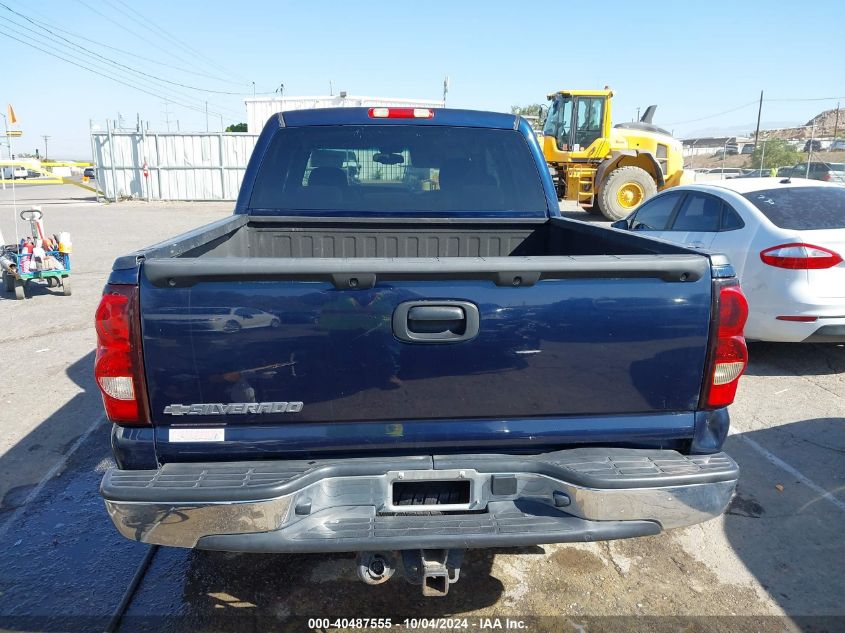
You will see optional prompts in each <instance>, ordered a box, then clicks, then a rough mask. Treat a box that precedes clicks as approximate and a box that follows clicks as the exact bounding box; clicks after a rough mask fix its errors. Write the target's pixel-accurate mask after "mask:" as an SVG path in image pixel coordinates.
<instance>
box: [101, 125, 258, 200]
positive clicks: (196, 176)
mask: <svg viewBox="0 0 845 633" xmlns="http://www.w3.org/2000/svg"><path fill="white" fill-rule="evenodd" d="M257 138H258V135H256V134H244V133H233V132H217V133H206V132H182V133H179V132H164V133H151V132H146V131H144V130H141V131H139V132H135V131H132V132H127V131H123V130H120V131H117V130H114V129H112V127H111V126H110V125H109V127H108V129H107V131H105V132H103V131H96V132H92V133H91V150H92V154H93V156H94V167H95V169H96V180H97V185H98V186H99V188H100V190H101V191H102V192H103V193H104V195H105V197H106V198H108V199H109V200H113V201H117V200H119V199H122V198H138V199H142V200H235V199H236V198H237V197H238V189H239V188H240V185H241V180H242V178H243V175H244V171H245V170H246V164H247V161H248V160H249V157H250V155H251V154H252V150H253V148H254V147H255V141H256V139H257ZM145 165H146V169H145ZM145 173H146V175H145Z"/></svg>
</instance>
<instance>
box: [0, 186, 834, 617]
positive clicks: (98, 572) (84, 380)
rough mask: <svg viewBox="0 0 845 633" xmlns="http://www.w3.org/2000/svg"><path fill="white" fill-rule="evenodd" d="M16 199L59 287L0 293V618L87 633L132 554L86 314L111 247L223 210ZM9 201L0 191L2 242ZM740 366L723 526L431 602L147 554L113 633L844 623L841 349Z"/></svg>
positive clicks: (544, 559) (227, 557) (286, 562)
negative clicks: (116, 509)
mask: <svg viewBox="0 0 845 633" xmlns="http://www.w3.org/2000/svg"><path fill="white" fill-rule="evenodd" d="M17 193H18V196H17V197H18V201H19V203H22V204H21V208H23V207H24V206H26V205H29V204H34V203H41V204H42V207H43V210H44V212H45V222H46V224H47V229H48V230H49V231H50V232H53V231H59V230H68V231H70V232H71V234H72V237H73V245H74V255H73V275H72V281H73V292H74V293H73V296H72V297H62V296H60V295H59V294H57V293H56V294H54V293H53V292H52V291H51V290H48V289H47V288H46V287H45V288H41V287H38V288H36V289H33V292H32V293H31V295H32V298H30V299H28V300H26V301H23V302H19V301H14V300H11V299H10V298H9V295H6V294H2V296H0V316H2V319H0V324H2V325H0V354H2V359H3V361H4V362H3V363H2V365H0V500H2V501H0V543H2V547H0V629H3V628H9V629H14V630H23V629H27V630H45V629H46V630H88V629H90V630H102V629H103V626H104V624H105V622H106V621H107V619H108V615H109V614H110V613H111V612H112V611H113V610H114V608H115V607H116V606H117V603H118V601H119V600H120V596H121V594H122V592H123V589H124V588H125V587H126V585H127V583H128V582H129V579H130V578H131V577H132V574H133V573H134V571H135V568H136V567H137V565H138V563H139V562H140V560H141V558H142V557H143V554H144V552H145V547H144V546H141V545H139V544H135V543H131V542H129V541H125V540H124V539H122V538H120V537H119V536H117V534H116V532H115V531H114V530H113V528H112V527H111V524H110V521H109V520H108V518H107V517H106V515H105V511H104V509H103V507H102V504H101V502H100V501H99V498H98V495H97V492H96V486H97V482H98V480H99V477H100V474H101V472H102V470H103V469H104V468H105V467H107V465H108V463H109V460H110V453H109V448H108V431H109V428H108V423H106V422H105V421H104V420H103V418H102V406H101V403H100V399H99V396H98V394H97V390H96V388H95V386H94V384H93V378H92V375H91V371H92V369H91V368H92V364H93V346H94V340H95V337H94V330H93V326H92V316H93V312H94V309H95V307H96V304H97V301H98V299H99V295H100V292H101V290H102V286H103V284H104V283H105V280H106V277H107V275H108V271H109V268H110V266H111V262H112V260H113V259H114V258H115V257H116V256H118V255H121V254H125V253H127V252H129V251H132V250H133V249H135V248H138V247H141V246H145V245H148V244H151V243H154V242H156V241H159V240H162V239H165V238H168V237H172V236H173V235H175V234H177V233H179V232H181V231H184V230H187V229H190V228H193V227H196V226H198V225H200V224H203V223H206V222H210V221H212V220H215V219H217V218H220V217H222V216H224V215H226V214H228V213H229V212H230V209H231V206H232V205H231V203H172V204H150V205H147V204H145V203H121V204H116V205H98V204H96V203H94V201H93V200H92V199H91V198H89V197H88V194H87V192H85V191H84V190H82V189H78V188H75V187H70V186H53V187H48V186H29V187H27V188H23V187H21V188H18V190H17ZM9 200H10V193H9V191H6V192H2V191H0V229H2V231H3V234H4V235H5V237H6V239H7V240H8V241H11V238H10V236H14V235H15V231H14V227H13V225H12V210H11V207H10V205H9ZM571 215H572V217H580V218H583V219H588V217H587V216H586V214H582V213H580V212H577V211H574V212H572V213H571ZM19 230H21V232H23V230H24V229H23V227H22V226H21V225H20V223H19ZM751 359H752V362H751V366H750V368H749V371H748V374H747V375H746V377H744V378H743V380H742V383H741V387H740V392H739V396H738V399H737V402H736V403H735V404H734V405H733V407H732V409H731V414H732V420H733V425H732V434H731V437H730V438H729V440H728V442H727V447H726V450H727V452H729V453H730V454H731V455H732V456H733V457H734V458H735V459H736V460H737V461H738V462H739V463H740V466H741V468H742V476H741V480H740V484H739V487H738V492H737V496H736V497H735V499H734V501H733V503H732V504H731V506H730V508H729V511H728V513H727V514H726V515H725V516H723V517H721V518H719V519H716V520H713V521H710V522H708V523H706V524H702V525H699V526H695V527H691V528H687V529H681V530H675V531H672V532H667V533H664V534H661V535H658V536H653V537H648V538H641V539H635V540H630V541H614V542H609V543H588V544H580V545H552V546H543V547H534V548H525V549H522V550H501V551H471V552H469V553H468V555H467V559H466V561H465V564H464V567H463V568H462V573H461V580H460V582H459V583H458V584H456V585H454V586H453V587H452V589H451V591H450V593H449V595H448V596H447V597H446V598H443V599H423V598H422V597H421V596H419V593H418V591H419V590H418V589H417V588H414V587H411V586H410V585H406V584H405V583H404V582H402V581H401V580H393V581H391V582H389V583H387V584H385V585H382V586H378V587H368V586H366V585H363V584H362V583H360V582H358V581H357V580H356V579H355V576H354V569H353V562H354V558H352V557H350V556H342V555H330V556H293V555H275V556H257V555H243V554H223V553H215V552H192V551H186V550H177V549H161V550H159V552H158V553H157V554H156V556H155V558H154V559H153V562H152V564H151V566H150V568H149V570H148V572H147V574H146V576H145V577H144V579H143V581H142V583H141V585H140V587H139V589H138V591H137V593H136V594H135V596H134V598H133V600H132V602H131V604H130V606H129V609H128V612H127V616H126V618H125V619H124V620H123V622H122V626H121V630H127V631H129V630H162V629H165V630H167V629H171V630H176V629H177V628H178V629H180V630H182V629H188V630H244V629H247V630H268V629H270V628H272V629H274V630H299V627H300V625H302V626H305V625H307V620H296V619H290V618H296V617H300V618H310V617H329V618H350V617H369V618H385V617H391V618H393V619H394V622H396V621H397V620H400V619H401V618H403V617H426V618H430V617H439V616H450V617H467V618H469V621H468V626H469V627H470V628H481V629H483V628H490V627H485V626H484V624H485V621H484V620H482V619H481V618H496V617H498V618H503V619H504V618H511V619H515V620H520V621H522V622H523V624H524V625H525V629H524V630H550V631H551V630H573V631H575V630H590V631H594V630H637V629H640V630H685V631H710V630H714V631H715V630H719V631H722V630H750V629H753V630H766V631H768V630H771V631H781V630H797V629H803V630H813V631H825V630H831V631H833V630H845V607H843V603H842V596H843V595H845V582H843V580H842V570H843V569H845V537H843V533H842V525H843V518H845V424H844V423H845V419H843V415H845V413H844V412H845V347H843V346H835V345H777V344H752V346H751ZM162 616H171V617H169V618H167V619H161V618H162ZM176 616H178V617H176ZM234 616H240V617H234ZM610 616H639V617H638V619H630V618H629V619H625V620H614V619H605V618H608V617H610ZM670 616H671V617H670ZM739 616H745V618H746V619H743V618H741V617H739ZM749 616H750V617H749ZM768 616H771V617H768ZM784 616H786V617H784ZM812 617H817V618H822V619H806V618H812ZM825 618H829V619H825ZM585 622H586V623H589V624H590V626H588V627H587V628H581V629H579V627H582V626H586V625H585V624H584V623H585ZM501 625H502V627H503V628H504V626H505V623H504V620H502V622H501ZM491 626H492V627H494V626H495V625H494V624H491ZM406 628H407V627H406Z"/></svg>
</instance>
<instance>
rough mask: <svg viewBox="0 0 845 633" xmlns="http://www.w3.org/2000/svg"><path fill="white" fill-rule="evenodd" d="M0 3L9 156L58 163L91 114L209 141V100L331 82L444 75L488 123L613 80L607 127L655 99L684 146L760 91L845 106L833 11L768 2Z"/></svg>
mask: <svg viewBox="0 0 845 633" xmlns="http://www.w3.org/2000/svg"><path fill="white" fill-rule="evenodd" d="M0 3H2V4H0V58H2V59H3V60H4V61H5V63H4V64H3V70H2V80H0V104H3V111H5V104H6V103H7V102H8V103H12V104H13V106H14V107H15V110H16V112H17V115H18V119H19V120H20V125H21V129H22V130H23V131H24V136H23V137H22V138H21V139H16V140H15V147H19V148H20V149H21V150H23V151H30V152H31V151H33V150H34V148H35V147H36V145H37V146H38V147H40V148H41V150H42V151H43V146H44V144H43V141H42V139H41V135H43V134H48V135H50V136H51V138H50V141H49V143H50V154H51V155H52V156H55V157H78V158H87V157H88V156H89V155H90V144H89V141H88V136H87V133H88V125H89V119H93V120H94V121H95V123H99V124H102V122H103V121H104V120H105V119H106V118H116V117H117V115H118V113H120V114H121V115H122V116H123V117H124V119H125V120H126V121H127V122H132V121H134V120H135V116H136V113H140V115H141V118H142V119H144V120H149V121H150V122H151V127H154V128H158V129H165V114H164V111H165V108H166V107H167V109H168V110H169V111H170V119H171V128H172V129H175V126H176V121H177V120H178V121H179V126H180V129H181V130H183V131H187V130H204V129H205V115H204V113H203V110H204V107H205V101H206V100H207V101H208V102H209V110H211V111H212V112H219V113H222V114H223V115H224V116H223V120H224V123H225V124H227V125H228V124H229V123H232V122H236V121H245V120H246V117H245V114H244V110H245V109H244V105H243V98H244V97H245V96H248V95H251V93H252V82H253V81H254V82H255V83H256V86H257V90H258V92H259V93H260V92H272V91H273V90H274V89H276V88H277V87H278V86H279V84H281V83H284V85H285V95H286V96H294V95H315V94H328V91H329V81H332V82H333V84H334V89H335V93H337V91H339V90H346V91H347V92H348V93H349V94H364V95H380V96H393V97H409V98H439V97H440V94H441V90H442V83H443V77H444V76H445V75H449V77H450V81H451V87H450V92H449V95H448V98H447V101H448V105H449V106H452V107H467V108H479V109H490V110H507V109H508V108H509V107H510V106H511V105H513V104H528V103H536V102H541V101H544V98H545V95H546V94H547V93H548V92H551V91H554V90H557V89H562V88H600V87H602V86H604V85H606V84H607V85H610V86H611V87H612V88H613V89H614V91H615V93H616V98H615V101H614V119H615V120H616V121H622V120H630V119H631V118H632V117H633V116H634V115H635V114H636V110H637V107H643V108H644V107H645V106H647V105H649V104H651V103H656V104H658V110H657V116H656V117H655V123H658V124H661V125H663V126H665V127H667V128H668V129H670V130H674V132H675V133H676V135H678V136H685V135H691V134H695V133H699V132H707V131H711V132H716V131H718V130H722V129H723V130H726V131H727V130H730V131H732V132H742V131H745V130H746V129H748V128H753V125H754V122H755V119H756V114H757V110H756V103H754V102H755V101H756V99H757V98H758V97H759V93H760V90H761V89H762V90H765V92H766V97H767V98H771V99H810V98H817V97H845V81H843V79H845V71H843V68H842V56H843V49H842V45H841V38H840V37H837V36H836V35H835V34H836V33H837V32H838V31H837V29H838V28H839V26H840V25H841V24H843V23H845V2H841V1H839V2H836V1H827V0H818V1H817V2H814V3H813V9H812V15H810V14H809V13H808V11H807V10H806V9H803V8H798V7H797V5H794V4H791V5H788V6H791V7H792V8H791V9H788V10H787V9H786V8H780V5H779V3H776V2H771V1H770V2H756V1H737V0H734V1H733V2H722V1H708V2H677V3H666V2H659V3H658V2H655V3H650V2H632V1H630V0H629V1H627V2H615V1H612V0H610V1H608V2H605V3H597V2H592V3H590V2H587V3H574V2H560V1H555V0H552V1H547V2H545V3H540V2H531V3H515V2H498V1H493V0H488V1H486V2H460V3H459V2H455V1H452V2H441V1H439V0H428V1H427V2H396V1H395V0H394V1H393V2H376V1H374V0H373V1H371V2H354V3H353V2H324V1H321V0H310V1H308V2H303V1H301V0H300V1H298V2H286V1H279V0H277V1H275V2H273V1H259V0H255V1H249V2H241V3H232V2H218V1H216V0H207V1H205V2H201V1H198V0H170V1H168V2H165V1H161V0H144V2H140V3H139V2H134V1H132V0H61V1H59V0H46V1H43V2H38V3H35V2H32V1H31V0H0ZM2 5H7V6H8V7H10V8H11V9H13V10H15V11H18V12H19V13H20V14H23V15H25V16H27V17H29V18H31V19H33V20H36V21H38V22H40V23H41V24H42V25H47V26H48V28H50V29H51V30H53V34H49V33H45V32H44V31H43V30H41V29H39V27H38V26H35V25H33V24H32V23H30V22H27V21H26V20H25V19H24V18H23V17H21V16H19V15H15V14H13V13H11V12H9V11H8V10H7V9H6V8H4V7H3V6H2ZM135 12H137V13H135ZM109 18H110V19H111V20H114V21H115V22H117V23H115V22H113V21H110V19H109ZM825 25H836V26H835V27H830V28H828V27H827V26H825ZM26 29H32V30H30V31H28V30H26ZM59 29H61V30H59ZM36 33H38V34H40V37H37V36H36ZM8 35H11V36H12V37H17V38H19V39H22V40H24V41H27V42H30V43H35V44H36V45H37V46H38V47H39V48H41V49H46V50H48V51H49V53H44V52H41V51H40V50H35V49H33V48H31V47H29V46H27V45H26V44H24V43H21V42H18V41H14V40H12V39H10V38H9V37H8ZM77 36H82V37H81V38H80V37H77ZM60 37H65V38H67V39H68V40H71V41H73V42H75V43H77V44H78V45H79V46H84V47H85V48H88V49H90V50H91V51H94V52H96V53H98V54H99V55H102V56H103V57H107V58H109V59H110V60H112V61H113V62H115V63H117V64H121V65H123V66H128V67H131V68H134V69H137V70H140V71H142V72H144V73H147V74H149V75H154V76H156V77H159V78H161V79H166V80H168V81H171V82H174V83H182V84H185V85H189V86H192V87H196V88H202V89H204V90H216V91H226V92H239V93H243V94H242V95H221V94H213V93H208V92H203V91H198V90H193V89H190V88H183V87H177V86H174V85H172V84H162V83H160V82H157V81H153V80H152V79H150V78H145V77H139V76H138V75H135V74H132V73H131V72H130V71H129V70H128V69H126V68H123V66H114V65H109V64H108V63H107V62H105V61H103V60H102V59H100V58H97V57H96V56H94V55H92V54H90V53H86V52H84V51H80V50H79V49H73V50H68V48H67V46H66V45H67V42H66V41H63V40H61V39H59V38H60ZM176 42H179V44H177V43H176ZM63 45H65V46H63ZM102 45H106V46H109V47H113V48H105V47H103V46H102ZM114 48H118V49H122V51H125V52H119V51H116V50H113V49H114ZM55 55H61V56H63V57H66V58H67V59H68V60H70V61H69V62H68V61H62V60H59V59H57V58H56V57H55ZM144 58H146V59H144ZM174 67H178V68H174ZM86 68H87V69H89V70H86ZM90 70H96V71H97V72H108V73H109V74H111V75H113V76H114V77H117V78H118V79H119V80H121V81H123V82H125V83H127V84H130V85H133V86H141V87H143V89H144V90H146V91H147V92H149V93H152V94H147V93H145V92H140V91H138V90H136V89H134V88H132V87H130V86H126V85H122V84H120V83H116V82H114V81H111V80H109V79H105V78H103V77H101V76H98V75H96V74H93V73H91V72H90ZM176 93H179V94H176ZM166 97H169V98H170V103H169V105H168V106H165V98H166ZM843 101H845V98H843ZM175 102H180V103H182V104H185V105H190V106H192V107H193V108H196V110H199V111H196V110H191V109H188V108H186V107H183V105H177V104H176V103H175ZM835 105H836V101H835V100H834V101H769V102H766V103H764V105H763V123H764V126H765V124H770V125H776V126H780V125H785V124H801V123H803V122H805V121H806V120H807V119H809V118H810V117H812V116H813V115H815V114H816V113H818V112H820V111H821V110H824V109H830V108H833V107H835ZM740 106H741V107H740ZM735 108H737V109H735ZM728 110H732V111H730V112H725V111H728ZM723 112H724V114H721V115H719V113H723ZM714 115H719V116H714ZM219 126H220V117H219V116H212V117H211V129H212V130H216V129H219Z"/></svg>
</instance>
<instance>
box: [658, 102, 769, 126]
mask: <svg viewBox="0 0 845 633" xmlns="http://www.w3.org/2000/svg"><path fill="white" fill-rule="evenodd" d="M755 103H757V99H754V101H749V102H748V103H743V104H742V105H740V106H736V107H735V108H731V109H730V110H725V111H724V112H718V113H716V114H710V115H708V116H703V117H700V118H698V119H690V120H688V121H675V122H674V123H666V124H664V125H683V124H685V123H696V122H698V121H705V120H707V119H715V118H716V117H718V116H722V115H723V114H730V113H731V112H736V111H737V110H742V109H743V108H747V107H748V106H751V105H754V104H755Z"/></svg>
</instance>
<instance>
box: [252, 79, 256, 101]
mask: <svg viewBox="0 0 845 633" xmlns="http://www.w3.org/2000/svg"><path fill="white" fill-rule="evenodd" d="M252 98H253V99H255V82H254V81H253V82H252Z"/></svg>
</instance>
